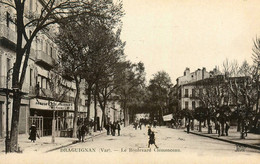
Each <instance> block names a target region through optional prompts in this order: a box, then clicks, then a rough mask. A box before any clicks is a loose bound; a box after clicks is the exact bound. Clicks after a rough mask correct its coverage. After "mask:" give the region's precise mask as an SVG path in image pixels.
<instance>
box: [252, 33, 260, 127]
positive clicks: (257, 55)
mask: <svg viewBox="0 0 260 164" xmlns="http://www.w3.org/2000/svg"><path fill="white" fill-rule="evenodd" d="M252 50H253V62H254V73H253V74H252V75H253V79H254V82H255V85H256V92H257V96H256V98H257V99H256V116H255V119H254V121H253V128H254V130H255V131H256V127H257V122H258V120H259V117H260V116H259V115H260V112H259V96H260V87H259V68H260V38H256V39H255V40H254V46H253V49H252Z"/></svg>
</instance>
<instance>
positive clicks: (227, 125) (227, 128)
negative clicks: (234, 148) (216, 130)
mask: <svg viewBox="0 0 260 164" xmlns="http://www.w3.org/2000/svg"><path fill="white" fill-rule="evenodd" d="M229 128H230V126H229V123H228V122H226V128H225V132H226V136H228V130H229Z"/></svg>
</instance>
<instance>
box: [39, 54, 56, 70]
mask: <svg viewBox="0 0 260 164" xmlns="http://www.w3.org/2000/svg"><path fill="white" fill-rule="evenodd" d="M36 63H37V64H39V65H41V66H43V67H44V68H46V69H48V70H49V69H51V68H53V66H54V64H55V61H54V59H53V58H52V57H51V56H49V55H48V54H46V53H45V52H43V51H42V50H37V51H36Z"/></svg>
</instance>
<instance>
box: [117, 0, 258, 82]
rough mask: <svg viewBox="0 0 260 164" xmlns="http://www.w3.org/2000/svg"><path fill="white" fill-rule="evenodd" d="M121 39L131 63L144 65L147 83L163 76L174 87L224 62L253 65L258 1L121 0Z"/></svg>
mask: <svg viewBox="0 0 260 164" xmlns="http://www.w3.org/2000/svg"><path fill="white" fill-rule="evenodd" d="M123 8H124V10H125V16H124V17H123V18H122V21H123V29H122V35H121V39H122V40H123V41H126V47H125V54H126V55H127V59H129V60H130V61H132V62H139V61H142V62H143V63H144V65H145V70H146V80H147V81H149V79H151V78H152V77H153V75H154V74H155V73H156V72H158V71H162V70H164V71H166V72H167V73H168V74H169V75H170V77H171V80H172V82H173V84H176V78H178V77H180V76H182V75H183V72H184V70H185V68H186V67H189V68H190V70H191V72H193V71H195V70H196V69H198V68H202V67H205V68H206V70H207V71H210V70H212V69H213V68H215V67H216V66H219V68H220V69H221V66H222V64H223V62H224V60H226V59H228V60H230V61H232V60H237V61H238V63H239V64H241V63H242V62H243V61H244V60H247V61H248V62H249V63H252V47H253V40H254V39H255V38H256V36H259V37H260V1H259V0H229V1H226V0H123Z"/></svg>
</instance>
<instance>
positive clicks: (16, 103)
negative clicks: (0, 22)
mask: <svg viewBox="0 0 260 164" xmlns="http://www.w3.org/2000/svg"><path fill="white" fill-rule="evenodd" d="M23 9H24V6H23V5H22V4H21V2H19V1H18V2H17V5H16V11H17V13H16V16H17V21H16V23H17V42H16V59H15V63H14V67H13V75H12V78H13V79H12V87H13V88H14V87H15V88H19V91H21V89H22V85H23V84H22V83H21V84H20V83H19V75H20V69H21V62H22V58H23V56H24V51H22V45H23V43H22V40H23V36H22V33H23V11H24V10H23ZM22 82H23V81H22ZM20 106H21V95H20V94H19V93H17V92H16V93H14V95H13V109H12V122H11V135H10V145H9V146H10V147H9V148H8V149H9V150H10V151H11V152H15V151H17V149H18V125H19V110H20Z"/></svg>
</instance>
